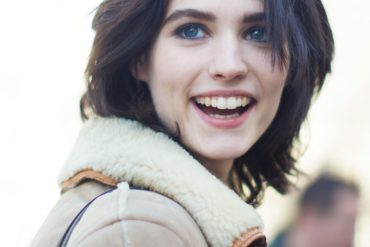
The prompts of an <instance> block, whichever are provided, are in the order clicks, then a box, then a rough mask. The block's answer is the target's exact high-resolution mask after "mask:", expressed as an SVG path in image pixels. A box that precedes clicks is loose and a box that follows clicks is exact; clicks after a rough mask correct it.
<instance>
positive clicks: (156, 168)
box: [58, 117, 263, 247]
mask: <svg viewBox="0 0 370 247" xmlns="http://www.w3.org/2000/svg"><path fill="white" fill-rule="evenodd" d="M86 169H92V170H94V171H98V172H100V173H102V174H104V175H107V176H110V177H112V178H114V179H116V180H117V181H126V182H128V183H130V184H133V185H135V186H140V187H144V188H148V189H150V190H152V191H155V192H158V193H160V194H163V195H165V196H167V197H169V198H172V199H173V200H175V201H177V202H178V203H180V204H181V205H182V206H183V207H184V208H186V209H187V211H188V212H189V213H190V214H191V215H192V217H193V218H194V220H195V221H196V222H197V224H198V225H199V227H200V228H201V229H202V231H203V233H204V234H205V237H206V239H207V241H208V242H209V244H211V246H215V247H218V246H220V247H226V246H232V245H233V241H234V240H235V239H237V238H239V237H240V236H241V235H242V234H243V233H245V232H246V231H247V230H251V229H252V228H256V227H257V228H259V230H263V223H262V220H261V218H260V216H259V215H258V214H257V213H256V212H255V210H254V209H253V207H251V206H250V205H248V204H246V203H245V202H243V201H242V200H241V199H240V198H239V197H238V195H237V194H236V193H235V192H234V191H232V190H231V189H229V188H228V187H227V186H225V185H224V184H223V183H222V182H221V181H220V180H219V179H217V178H216V177H215V176H213V175H212V174H211V173H210V172H208V171H207V170H206V169H205V168H204V167H203V166H202V165H201V164H200V163H199V162H198V161H197V160H195V159H194V158H193V157H192V156H191V155H190V154H189V153H187V152H186V151H185V150H184V149H183V148H182V147H181V146H179V145H178V144H177V143H176V142H174V141H173V140H171V139H170V138H169V137H168V136H166V135H165V134H162V133H158V132H155V131H153V130H151V129H150V128H147V127H145V126H143V125H141V124H140V123H138V122H135V121H131V120H126V119H117V118H98V117H95V118H92V119H90V120H88V121H87V122H86V123H85V124H84V126H83V127H82V130H81V132H80V135H79V137H78V139H77V142H76V144H75V147H74V149H73V150H72V152H71V154H70V156H69V158H68V160H67V162H66V165H65V167H64V168H63V169H62V172H61V173H60V176H59V179H58V180H59V183H60V184H61V183H63V182H64V181H66V180H68V179H69V178H71V177H73V176H74V175H75V174H77V173H78V172H81V171H83V170H86Z"/></svg>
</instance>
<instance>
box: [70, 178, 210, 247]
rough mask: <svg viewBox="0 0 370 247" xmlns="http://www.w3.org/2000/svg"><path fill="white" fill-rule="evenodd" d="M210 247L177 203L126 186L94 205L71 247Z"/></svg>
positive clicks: (84, 218)
mask: <svg viewBox="0 0 370 247" xmlns="http://www.w3.org/2000/svg"><path fill="white" fill-rule="evenodd" d="M151 245H153V246H207V243H206V241H205V239H204V237H203V234H202V233H201V231H200V229H199V227H198V225H197V224H196V223H195V221H194V220H193V219H192V217H191V216H190V214H189V213H188V212H187V211H186V210H185V209H184V208H183V207H181V206H180V205H179V204H177V203H176V202H175V201H173V200H171V199H169V198H167V197H165V196H163V195H160V194H158V193H155V192H151V191H146V190H136V189H129V187H128V185H127V183H122V184H120V185H119V186H118V189H117V190H114V191H112V192H110V193H108V194H105V195H103V196H101V197H99V198H98V199H97V200H96V201H94V202H93V203H92V204H91V205H90V206H89V208H88V209H87V210H86V212H85V214H84V215H83V217H82V218H81V220H80V222H79V223H78V224H77V226H76V228H75V229H74V231H73V233H72V235H71V238H70V241H69V245H68V246H151Z"/></svg>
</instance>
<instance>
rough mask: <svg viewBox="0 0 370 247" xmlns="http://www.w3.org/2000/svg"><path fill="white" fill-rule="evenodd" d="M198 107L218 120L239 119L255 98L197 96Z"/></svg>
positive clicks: (195, 100) (196, 103) (195, 99)
mask: <svg viewBox="0 0 370 247" xmlns="http://www.w3.org/2000/svg"><path fill="white" fill-rule="evenodd" d="M194 102H195V105H196V107H197V108H198V109H199V110H200V111H201V112H203V114H205V115H207V116H208V117H210V118H213V119H218V120H232V119H237V118H239V117H240V116H242V115H243V114H244V113H246V112H247V111H248V110H249V109H250V108H251V107H252V106H253V105H254V104H255V100H254V99H253V98H249V97H246V96H231V97H220V96H217V97H201V96H198V97H195V98H194Z"/></svg>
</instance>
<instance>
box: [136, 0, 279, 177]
mask: <svg viewBox="0 0 370 247" xmlns="http://www.w3.org/2000/svg"><path fill="white" fill-rule="evenodd" d="M262 2H263V1H259V0H231V1H224V0H202V1H199V0H171V1H170V5H169V8H168V11H167V14H166V17H165V22H164V25H163V27H162V29H161V30H160V32H159V35H158V37H157V39H156V41H155V42H154V44H153V46H152V49H151V51H150V54H149V56H148V60H147V61H145V62H144V64H142V65H140V66H139V68H138V71H137V73H136V76H137V77H138V79H140V80H143V81H145V82H147V84H148V86H149V89H150V91H151V94H152V98H153V102H154V106H155V110H156V112H157V114H158V116H159V118H160V120H161V122H162V123H163V124H164V125H165V126H166V127H167V128H168V129H169V130H170V131H172V132H175V131H176V128H177V125H178V127H179V130H180V134H181V136H180V140H181V142H182V143H183V144H184V145H185V146H187V147H188V148H189V149H190V150H191V151H192V152H193V153H194V155H195V156H196V157H197V158H198V159H199V160H200V161H201V163H202V164H203V165H204V166H206V167H207V168H208V170H210V171H211V172H213V173H214V174H216V175H217V176H218V177H219V178H221V179H222V180H225V178H226V177H227V174H228V172H229V171H230V169H231V166H232V162H233V160H234V159H235V158H238V157H240V156H241V155H243V154H244V153H246V152H247V151H248V150H249V149H250V148H251V146H252V145H253V144H254V143H255V142H256V141H257V140H258V139H259V137H260V136H261V135H262V134H263V133H264V132H265V130H266V129H267V127H268V126H269V125H270V124H271V122H272V120H273V118H274V116H275V114H276V112H277V109H278V106H279V102H280V98H281V94H282V90H283V87H284V82H285V79H286V71H285V70H281V69H280V68H279V66H275V67H272V65H271V43H270V42H269V40H268V38H267V37H266V34H265V27H264V22H263V20H264V13H263V11H264V6H263V3H262Z"/></svg>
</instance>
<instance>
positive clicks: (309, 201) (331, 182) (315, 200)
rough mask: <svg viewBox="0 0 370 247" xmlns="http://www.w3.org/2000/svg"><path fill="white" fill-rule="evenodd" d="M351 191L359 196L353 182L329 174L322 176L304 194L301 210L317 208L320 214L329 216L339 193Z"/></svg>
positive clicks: (301, 199) (300, 202)
mask: <svg viewBox="0 0 370 247" xmlns="http://www.w3.org/2000/svg"><path fill="white" fill-rule="evenodd" d="M340 191H349V192H351V193H353V194H354V195H358V193H359V189H358V187H357V185H355V184H354V183H352V182H348V181H345V180H343V179H341V178H338V177H335V176H333V175H329V174H323V175H320V176H319V177H318V178H317V179H316V180H314V181H313V182H312V183H311V184H310V185H309V186H308V187H307V188H306V189H305V191H304V192H303V193H302V196H301V198H300V200H299V204H300V207H301V208H306V207H310V208H315V209H316V211H317V212H318V213H320V214H327V213H328V212H330V211H331V209H332V207H333V204H334V203H335V198H336V195H337V193H338V192H340Z"/></svg>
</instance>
